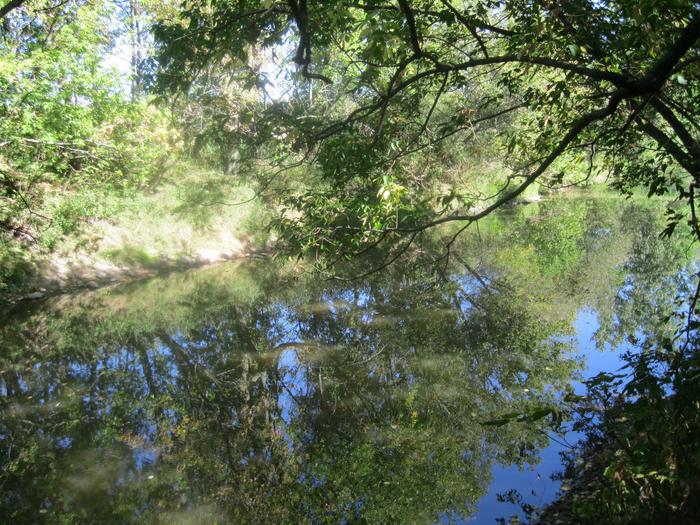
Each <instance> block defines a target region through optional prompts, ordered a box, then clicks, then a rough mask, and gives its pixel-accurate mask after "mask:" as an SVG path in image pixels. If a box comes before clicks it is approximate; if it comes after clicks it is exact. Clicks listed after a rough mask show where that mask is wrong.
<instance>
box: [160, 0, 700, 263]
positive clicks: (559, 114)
mask: <svg viewBox="0 0 700 525" xmlns="http://www.w3.org/2000/svg"><path fill="white" fill-rule="evenodd" d="M155 34H156V40H157V45H158V52H157V64H158V76H157V87H158V89H160V90H161V91H163V92H166V91H171V90H174V91H179V92H187V90H188V89H189V88H190V86H192V84H193V82H196V78H197V76H198V74H199V72H201V71H203V70H204V69H205V68H206V67H207V66H211V65H212V64H216V65H217V67H220V68H222V69H234V70H237V71H239V72H241V74H246V75H248V76H249V78H250V82H251V83H257V85H259V86H264V85H265V84H266V83H267V82H268V78H267V76H266V75H265V74H264V72H263V73H261V72H260V70H257V71H256V70H255V69H254V68H250V67H248V66H247V64H246V59H247V56H248V53H249V52H250V50H251V49H253V48H254V47H255V46H263V47H267V48H272V49H273V50H274V51H275V52H277V53H279V52H281V51H284V49H285V45H286V49H289V47H290V45H289V42H290V41H292V40H293V42H294V46H293V47H294V50H293V53H292V56H290V57H289V58H290V59H291V60H290V62H291V61H293V62H294V63H295V64H296V67H297V73H296V79H295V80H296V81H297V82H303V83H305V84H303V85H304V86H307V87H308V89H310V88H311V86H312V85H313V84H318V85H319V86H320V89H317V90H316V94H315V96H314V99H313V102H309V98H310V97H308V96H307V97H301V96H298V94H297V96H292V97H290V98H288V99H284V100H278V101H277V102H276V103H270V104H268V106H267V108H266V109H265V111H263V112H260V114H259V115H256V117H257V118H258V119H259V121H258V122H259V123H258V124H257V128H258V135H257V138H258V140H260V138H261V137H264V138H265V144H266V145H267V147H268V148H274V147H277V146H281V144H280V143H283V144H284V145H290V144H291V145H292V147H293V150H294V152H295V153H296V154H297V159H296V160H298V159H302V160H304V161H305V162H306V163H307V164H308V165H310V166H312V167H313V169H314V170H315V173H316V177H315V178H313V182H311V183H309V184H308V185H307V186H305V187H303V188H302V189H299V187H298V186H296V187H295V188H294V189H293V190H289V191H287V192H286V193H285V194H284V196H283V197H281V198H280V200H282V201H283V203H284V204H285V205H286V207H287V209H288V210H289V211H290V212H291V213H289V214H287V215H285V216H284V217H283V219H281V220H280V221H279V223H278V226H279V227H281V228H282V230H283V231H284V232H285V234H287V237H288V238H289V239H290V240H291V241H292V242H293V243H294V244H295V246H296V247H297V248H300V249H309V248H310V249H313V250H314V251H316V252H317V253H318V252H320V253H323V252H332V253H338V252H343V253H357V252H360V251H364V250H366V249H368V248H369V247H372V246H374V245H379V244H381V243H388V242H390V241H391V240H394V241H397V242H399V246H398V248H397V249H398V251H399V252H401V251H403V250H405V249H406V248H407V247H408V245H410V243H411V242H412V241H413V240H414V239H415V237H416V235H417V234H419V233H420V232H422V231H424V230H425V229H427V228H429V227H432V226H436V225H438V224H442V223H446V222H452V221H459V222H461V223H463V224H465V225H469V224H471V223H472V222H474V221H475V220H477V219H479V218H481V217H484V216H485V215H487V214H489V213H491V212H492V211H493V210H495V209H497V208H498V207H500V206H502V205H503V204H505V203H507V202H509V201H512V200H513V199H515V198H517V197H518V196H519V195H522V194H523V192H524V191H525V190H526V189H527V188H528V187H529V186H530V185H532V184H535V183H538V184H548V185H554V186H557V185H560V184H561V183H562V176H561V174H560V173H559V172H560V171H566V170H567V164H566V163H567V162H569V163H570V162H577V163H579V164H580V163H581V162H582V160H584V161H585V160H587V161H588V162H589V163H590V170H589V175H590V172H592V171H593V169H607V170H609V171H610V174H611V175H612V181H613V185H614V186H616V187H617V188H619V189H621V190H622V191H623V192H629V191H631V188H633V187H635V186H638V185H642V186H644V187H646V188H648V191H649V194H650V195H651V194H662V193H666V192H669V191H670V192H674V193H675V195H676V196H677V197H678V198H679V199H680V200H682V201H685V202H687V203H689V204H690V211H689V214H690V217H689V220H690V222H691V223H692V225H693V226H694V227H695V229H696V233H697V232H699V231H700V230H698V228H697V220H696V217H695V193H696V190H695V184H696V183H697V181H698V180H700V143H699V142H698V129H700V119H699V118H698V117H699V115H698V113H699V111H700V106H699V105H698V103H697V101H698V100H700V98H699V97H698V92H697V89H698V84H697V81H698V76H699V74H700V69H698V64H699V61H698V59H699V58H700V54H699V51H700V48H698V45H697V40H698V37H699V36H700V11H699V10H698V7H697V4H696V3H694V2H690V1H682V0H681V1H669V2H655V1H651V0H645V1H642V2H637V1H634V2H633V1H628V0H613V1H605V2H593V1H586V0H562V1H545V2H530V1H526V0H486V1H459V2H453V1H450V0H417V1H412V2H409V1H408V0H398V1H396V2H383V1H381V2H380V1H377V0H363V1H359V0H346V1H341V2H315V3H307V2H306V1H305V0H300V1H297V0H289V1H287V2H270V1H259V2H253V1H242V0H241V1H234V2H231V1H215V2H206V3H204V2H198V1H192V2H188V3H187V4H186V7H185V8H184V9H183V10H182V11H181V12H180V14H179V17H178V18H177V19H174V20H170V21H166V22H164V23H162V24H160V25H159V26H158V27H157V28H156V33H155ZM307 91H308V90H307ZM504 118H508V119H509V121H508V124H507V125H505V124H504V122H503V119H504ZM494 122H497V123H498V124H497V126H498V127H500V130H501V131H502V133H500V134H499V135H500V140H501V143H502V153H501V154H502V155H504V156H507V158H508V159H509V168H510V169H509V173H508V175H507V177H506V178H505V180H504V181H503V183H502V184H500V185H499V187H498V188H497V190H496V191H495V192H492V194H491V195H482V196H478V197H477V198H465V197H464V196H460V195H459V192H450V193H448V194H441V193H440V191H439V190H436V189H435V188H436V184H435V183H436V175H435V174H433V175H431V174H430V173H428V174H425V173H424V174H421V176H416V175H415V173H413V172H411V170H410V169H409V166H410V162H411V159H415V158H416V155H417V154H421V155H425V154H426V153H430V154H435V152H438V151H440V148H441V147H444V146H445V145H446V144H449V147H448V149H450V148H452V149H454V148H462V147H464V144H465V141H466V140H467V139H468V138H469V137H471V136H472V134H473V132H474V131H479V130H481V129H484V128H486V127H487V126H488V125H493V123H494ZM282 130H284V133H282ZM503 130H505V131H503ZM280 136H284V137H285V138H284V139H283V140H280V139H277V138H276V137H280ZM458 137H462V138H461V139H459V141H458V140H457V138H458ZM427 171H428V172H430V169H428V170H427ZM433 171H439V170H433ZM309 177H311V176H309ZM265 181H266V184H269V176H266V177H265ZM263 187H267V186H266V185H263ZM428 189H433V190H434V191H433V192H432V193H431V192H428V191H427V190H428ZM300 211H301V212H302V213H301V214H300V213H298V212H300ZM669 216H670V224H669V229H668V231H669V232H670V231H672V229H673V226H674V225H675V224H676V223H677V222H678V221H680V220H681V219H682V218H683V214H682V213H680V212H678V211H674V212H672V213H670V215H669ZM401 239H405V240H404V241H401ZM392 259H393V256H389V257H388V260H392Z"/></svg>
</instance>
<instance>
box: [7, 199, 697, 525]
mask: <svg viewBox="0 0 700 525" xmlns="http://www.w3.org/2000/svg"><path fill="white" fill-rule="evenodd" d="M662 229H663V218H662V214H661V210H660V209H659V206H657V205H654V204H653V203H648V202H646V201H645V202H635V201H622V200H618V199H608V198H598V199H584V198H568V199H558V200H551V201H545V202H541V203H539V204H534V205H529V206H525V207H518V208H514V209H512V210H509V211H508V212H506V213H503V214H501V215H499V216H496V217H492V218H489V219H488V220H485V221H483V222H482V223H480V225H479V229H478V230H476V229H475V230H473V231H471V232H468V233H467V234H465V235H464V236H462V237H461V238H460V239H459V241H458V242H457V243H456V244H455V245H454V247H453V249H452V254H451V255H452V256H451V257H450V260H449V261H447V263H446V264H445V262H444V261H443V260H440V261H439V264H435V263H434V262H433V263H432V264H431V263H430V261H431V260H432V259H435V257H432V256H431V254H432V253H433V252H434V253H439V248H438V246H440V236H441V233H439V232H438V233H436V234H435V237H434V238H426V239H424V240H423V241H422V243H423V244H422V245H421V250H418V252H417V254H415V255H414V256H410V257H408V258H407V259H404V260H402V261H400V262H399V263H397V264H395V265H394V266H392V267H390V268H389V269H387V270H384V271H382V272H380V273H377V274H374V275H372V276H370V277H367V278H365V279H362V280H353V281H347V282H346V281H332V280H323V279H320V278H318V277H317V276H314V275H313V274H311V273H308V272H304V271H301V269H300V268H299V267H297V266H295V265H292V264H286V263H280V262H279V261H276V262H273V261H250V262H245V263H231V264H222V265H218V266H215V267H210V268H204V269H200V270H196V271H190V272H186V273H182V274H173V275H170V276H168V277H163V278H154V279H150V280H147V281H143V282H138V283H133V284H129V285H124V286H118V287H113V288H110V289H104V290H99V291H95V292H89V293H83V294H78V295H74V296H63V297H59V298H55V299H52V300H48V301H45V302H41V303H32V304H24V305H20V306H17V307H15V308H13V309H12V310H9V311H7V312H5V313H4V314H3V315H2V316H0V337H1V338H2V339H1V347H0V466H1V471H0V522H2V523H451V522H456V523H478V524H482V523H483V524H491V523H496V520H497V519H498V518H506V519H509V517H510V516H511V515H512V514H517V515H520V516H522V513H521V512H520V510H519V508H518V506H517V505H513V504H510V503H504V502H501V501H499V499H501V498H499V497H498V495H499V494H503V493H506V492H508V491H511V490H516V491H518V493H520V494H521V495H522V498H523V499H524V500H525V501H527V502H529V503H531V504H533V505H536V506H537V505H544V504H546V503H547V502H549V501H551V500H552V499H554V498H555V496H556V494H557V491H558V490H559V489H560V486H559V482H558V481H555V480H552V479H551V478H550V476H551V475H552V474H553V473H555V472H556V471H557V470H558V469H559V468H560V461H559V452H561V451H563V450H565V449H566V448H567V446H568V445H567V443H570V442H571V441H572V440H575V439H577V436H576V434H575V433H573V432H571V431H569V429H567V425H566V421H563V422H561V424H559V425H556V428H553V427H552V424H551V423H552V419H553V415H552V414H554V413H557V410H558V409H557V407H560V406H562V405H563V404H564V400H565V398H566V396H567V394H569V393H583V387H582V384H581V381H582V380H583V379H584V378H586V377H591V376H592V375H595V374H596V373H598V372H601V371H614V370H617V369H618V368H620V367H621V366H623V365H624V360H623V359H622V355H623V353H624V352H627V351H635V349H637V348H639V347H640V345H641V344H642V342H643V341H644V340H645V339H647V338H650V337H658V336H659V334H661V333H663V332H664V331H665V330H669V328H668V327H666V326H665V325H664V323H663V322H662V320H660V315H659V312H665V311H669V310H673V309H676V310H677V309H678V308H679V306H678V304H679V303H678V298H679V297H682V296H683V295H684V294H687V293H688V289H689V278H688V275H689V269H690V268H694V262H693V260H692V254H691V252H690V251H689V250H690V249H689V246H690V240H689V238H688V237H687V236H684V234H683V232H681V233H679V234H678V235H675V236H674V237H673V238H672V239H670V240H668V239H665V240H664V239H661V238H659V236H658V233H659V232H660V231H661V230H662ZM431 257H432V259H431ZM426 261H428V262H426ZM438 266H439V267H438ZM349 271H350V270H349ZM564 412H565V410H564V408H562V413H564ZM518 414H528V415H529V416H528V417H516V416H517V415H518ZM538 414H539V416H537V415H538ZM534 416H537V417H534ZM504 419H505V422H504Z"/></svg>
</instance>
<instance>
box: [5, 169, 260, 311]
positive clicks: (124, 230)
mask: <svg viewBox="0 0 700 525" xmlns="http://www.w3.org/2000/svg"><path fill="white" fill-rule="evenodd" d="M31 216H33V217H35V218H36V217H39V218H42V220H41V222H40V223H39V221H34V222H32V221H31ZM265 222H266V212H265V211H264V208H263V207H262V206H261V205H260V203H259V201H258V200H256V199H255V198H254V192H253V191H252V190H251V189H250V188H249V187H247V186H245V185H242V184H240V182H239V181H237V180H236V179H235V177H232V176H227V175H223V174H222V173H221V172H220V170H215V169H208V168H203V167H200V166H197V165H196V164H195V163H194V162H192V161H173V162H171V163H170V164H169V165H168V166H166V167H164V169H163V171H162V173H161V174H160V175H159V176H158V177H157V179H156V180H155V181H154V183H153V184H151V185H150V186H149V187H146V188H138V189H127V190H115V188H114V187H108V186H99V185H86V186H85V187H83V188H75V189H71V190H66V189H65V188H60V187H46V188H45V191H44V195H43V198H42V199H41V204H40V206H39V207H37V208H34V209H32V211H31V214H30V217H29V218H27V219H26V220H25V224H26V226H25V228H26V229H27V233H26V234H25V235H21V233H20V234H15V235H5V236H3V237H2V239H1V240H0V272H1V276H2V282H1V283H0V294H2V295H3V296H5V297H17V296H21V295H26V294H35V295H39V294H43V293H49V292H51V291H56V290H61V289H66V288H71V287H80V286H95V285H96V284H97V285H99V284H100V283H102V282H109V281H114V280H123V279H124V278H128V277H137V276H141V275H149V274H153V273H157V272H158V271H161V270H167V269H172V268H181V267H189V266H195V265H199V264H205V263H210V262H215V261H219V260H224V259H228V258H232V257H237V256H241V255H243V254H245V253H247V252H248V251H250V250H254V249H260V248H262V247H264V246H265V245H266V243H267V241H268V236H267V233H266V231H265V230H264V228H263V227H262V225H264V224H265ZM30 228H31V230H30ZM30 231H31V233H30Z"/></svg>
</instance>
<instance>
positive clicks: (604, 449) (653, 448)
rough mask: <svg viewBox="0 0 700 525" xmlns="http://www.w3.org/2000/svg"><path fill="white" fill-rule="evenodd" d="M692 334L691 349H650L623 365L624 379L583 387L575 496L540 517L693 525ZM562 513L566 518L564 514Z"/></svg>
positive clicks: (698, 471) (611, 377)
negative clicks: (626, 369)
mask: <svg viewBox="0 0 700 525" xmlns="http://www.w3.org/2000/svg"><path fill="white" fill-rule="evenodd" d="M699 343H700V340H698V339H697V333H695V334H694V335H693V341H692V343H691V344H690V345H688V346H687V347H685V349H683V348H682V347H681V348H678V347H676V348H672V347H671V346H668V347H666V348H663V347H658V346H655V345H648V346H647V347H645V349H644V351H643V352H642V353H629V354H628V355H627V357H626V359H627V361H628V363H629V367H630V370H631V371H630V373H629V374H609V373H603V374H600V375H599V376H597V377H595V378H593V379H592V380H590V381H588V383H587V384H588V396H587V398H586V399H585V402H584V403H582V404H581V407H579V410H580V415H579V417H578V420H577V422H576V425H577V427H579V428H580V429H581V430H583V431H584V432H585V436H586V439H585V441H583V442H582V443H580V444H579V446H578V447H577V448H576V449H574V451H572V452H571V453H569V454H568V455H567V456H566V457H565V459H566V465H567V468H566V471H565V473H564V475H565V477H567V478H571V479H572V480H575V481H574V491H573V492H572V493H571V494H570V495H568V496H566V497H565V498H564V499H563V500H562V501H560V502H558V503H557V504H556V505H555V506H554V507H553V509H550V510H549V511H548V512H546V513H545V518H546V519H545V520H544V521H543V522H544V523H550V522H554V520H552V519H551V518H552V516H554V517H556V516H560V515H561V514H562V512H567V513H568V514H569V515H570V518H569V519H574V520H576V522H577V523H584V524H585V523H601V522H604V523H614V524H617V523H619V524H625V523H640V524H664V523H691V522H693V521H694V519H695V518H696V517H697V515H698V512H699V510H700V509H699V507H698V501H697V494H698V492H699V491H700V484H699V480H700V443H699V442H698V439H697V435H698V432H700V417H699V414H700V412H698V406H697V403H698V389H699V388H700V384H698V378H699V377H700V360H699V359H698V352H697V348H698V344H699ZM563 509H564V510H563Z"/></svg>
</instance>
